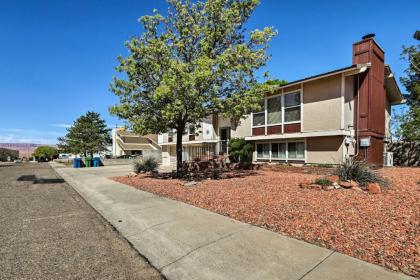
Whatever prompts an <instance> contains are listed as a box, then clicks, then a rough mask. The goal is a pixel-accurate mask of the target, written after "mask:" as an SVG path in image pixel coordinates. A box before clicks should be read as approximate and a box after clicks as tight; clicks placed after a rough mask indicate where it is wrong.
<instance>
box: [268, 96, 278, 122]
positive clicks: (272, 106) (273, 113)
mask: <svg viewBox="0 0 420 280" xmlns="http://www.w3.org/2000/svg"><path fill="white" fill-rule="evenodd" d="M267 123H268V124H278V123H281V96H280V95H279V96H276V97H272V98H269V99H267Z"/></svg>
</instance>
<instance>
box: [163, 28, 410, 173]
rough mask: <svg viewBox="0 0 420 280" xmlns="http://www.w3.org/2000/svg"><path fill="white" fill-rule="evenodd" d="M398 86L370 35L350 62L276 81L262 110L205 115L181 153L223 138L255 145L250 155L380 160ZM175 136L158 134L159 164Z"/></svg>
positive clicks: (199, 152)
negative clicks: (234, 118) (235, 117)
mask: <svg viewBox="0 0 420 280" xmlns="http://www.w3.org/2000/svg"><path fill="white" fill-rule="evenodd" d="M403 102H404V98H403V96H402V94H401V92H400V89H399V87H398V85H397V82H396V80H395V77H394V75H393V74H392V71H391V68H390V66H389V65H387V64H385V52H384V50H383V49H382V48H381V47H380V46H379V45H378V43H377V42H376V41H375V40H374V38H373V36H365V37H364V38H363V39H362V40H361V41H359V42H356V43H354V44H353V53H352V64H351V65H350V66H347V67H343V68H340V69H335V70H332V71H329V72H326V73H321V74H318V75H315V76H311V77H307V78H303V79H300V80H297V81H293V82H290V83H288V84H286V85H283V86H280V87H278V88H276V89H275V90H274V91H273V92H272V93H267V94H266V95H265V97H264V100H262V103H263V106H262V109H261V111H259V112H253V113H251V114H250V115H248V116H245V118H244V119H242V120H241V121H240V123H239V124H236V125H233V124H231V122H230V121H229V120H226V119H223V118H221V117H218V116H217V117H216V116H212V115H211V116H209V117H207V118H206V119H204V120H203V121H202V122H201V123H200V127H201V129H200V131H198V132H196V131H188V134H186V135H184V136H183V142H184V143H183V160H192V159H194V158H195V157H198V158H203V156H204V157H211V156H213V155H218V154H220V153H228V152H229V151H228V149H227V148H226V146H227V141H229V139H230V138H234V137H244V138H245V139H246V140H247V141H249V142H251V143H253V144H254V145H255V152H254V155H253V160H254V161H255V162H296V163H320V164H337V163H340V162H342V161H344V160H345V159H347V158H350V157H357V158H359V159H364V160H367V161H368V162H369V163H372V164H375V165H382V164H383V160H384V152H386V151H387V142H388V140H389V136H390V124H389V122H390V118H391V106H392V105H397V104H401V103H403ZM175 139H176V137H175V136H174V135H173V134H171V133H169V134H162V135H159V137H158V143H159V145H161V146H162V160H163V163H164V164H171V163H173V162H174V161H175V155H176V153H175Z"/></svg>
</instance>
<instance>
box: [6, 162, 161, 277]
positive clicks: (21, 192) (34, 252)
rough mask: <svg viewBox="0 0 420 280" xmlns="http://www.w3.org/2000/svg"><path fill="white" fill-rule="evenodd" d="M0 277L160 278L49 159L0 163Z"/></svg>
mask: <svg viewBox="0 0 420 280" xmlns="http://www.w3.org/2000/svg"><path fill="white" fill-rule="evenodd" d="M0 225H1V226H0V245H1V246H0V279H161V276H160V274H159V272H158V271H157V270H155V269H154V268H153V267H151V265H150V264H149V263H148V262H147V261H146V260H145V259H144V258H143V257H141V256H140V255H139V254H138V253H137V251H136V250H135V249H133V248H132V247H131V246H130V244H129V243H128V242H127V241H126V240H125V239H124V238H123V237H122V236H121V235H120V234H119V233H118V231H116V230H115V229H114V228H113V227H112V226H111V225H110V224H108V222H107V221H105V220H104V219H103V218H102V217H101V216H100V215H99V214H98V213H97V212H96V211H95V210H94V209H93V208H91V206H89V205H88V204H87V203H86V202H85V201H84V200H83V199H82V198H81V197H80V196H79V194H78V193H76V192H75V191H74V190H73V188H72V187H70V186H69V185H67V184H66V183H65V182H64V181H63V180H62V179H60V178H58V177H57V176H56V175H55V173H54V171H53V170H52V169H51V168H50V166H49V165H48V164H36V163H27V164H22V165H0Z"/></svg>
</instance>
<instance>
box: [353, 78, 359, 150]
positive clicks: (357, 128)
mask: <svg viewBox="0 0 420 280" xmlns="http://www.w3.org/2000/svg"><path fill="white" fill-rule="evenodd" d="M359 78H360V73H358V74H357V115H356V153H355V154H354V155H353V157H354V158H356V157H357V156H358V155H359V109H360V95H359V94H360V80H359Z"/></svg>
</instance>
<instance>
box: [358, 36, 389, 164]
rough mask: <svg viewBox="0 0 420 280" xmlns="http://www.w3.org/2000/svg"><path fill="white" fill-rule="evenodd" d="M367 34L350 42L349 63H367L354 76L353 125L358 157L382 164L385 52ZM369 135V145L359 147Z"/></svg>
mask: <svg viewBox="0 0 420 280" xmlns="http://www.w3.org/2000/svg"><path fill="white" fill-rule="evenodd" d="M373 37H374V35H373V34H369V35H366V36H364V37H363V39H362V40H361V41H359V42H356V43H354V44H353V64H366V63H370V64H371V66H370V68H368V69H367V71H365V72H363V73H360V74H358V77H356V81H355V82H356V89H358V90H357V91H356V96H355V115H354V118H355V126H356V135H357V136H358V137H357V138H358V139H357V141H358V145H359V154H358V157H359V159H366V160H367V161H368V162H369V163H371V164H375V165H382V164H383V152H384V137H385V98H386V93H385V88H384V83H385V78H384V72H385V64H384V58H385V52H384V51H383V49H382V48H381V47H380V46H379V45H378V44H377V43H376V41H375V40H374V39H373ZM363 138H365V139H366V138H370V146H369V147H360V140H361V139H363Z"/></svg>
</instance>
